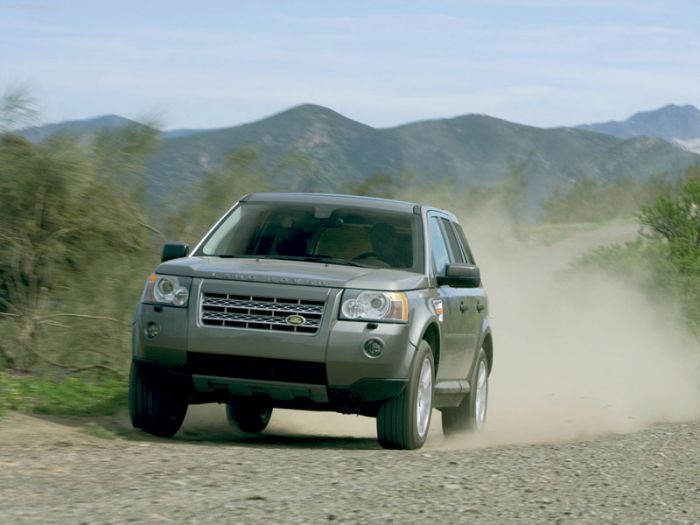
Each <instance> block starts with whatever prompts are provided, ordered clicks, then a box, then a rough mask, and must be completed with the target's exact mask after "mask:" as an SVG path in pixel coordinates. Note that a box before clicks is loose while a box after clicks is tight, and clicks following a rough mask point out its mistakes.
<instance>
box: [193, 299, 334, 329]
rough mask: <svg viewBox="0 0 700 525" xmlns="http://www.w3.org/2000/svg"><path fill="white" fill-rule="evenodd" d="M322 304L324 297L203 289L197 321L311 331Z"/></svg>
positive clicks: (228, 326)
mask: <svg viewBox="0 0 700 525" xmlns="http://www.w3.org/2000/svg"><path fill="white" fill-rule="evenodd" d="M324 305H325V302H324V301H308V300H306V299H283V298H280V297H258V296H251V295H232V294H225V293H212V292H203V293H202V308H201V322H202V324H204V325H208V326H221V327H226V328H248V329H253V330H273V331H277V332H295V333H303V334H315V333H316V332H318V329H319V326H320V325H321V318H322V317H323V308H324ZM290 320H291V321H296V323H294V322H290ZM302 320H303V322H302Z"/></svg>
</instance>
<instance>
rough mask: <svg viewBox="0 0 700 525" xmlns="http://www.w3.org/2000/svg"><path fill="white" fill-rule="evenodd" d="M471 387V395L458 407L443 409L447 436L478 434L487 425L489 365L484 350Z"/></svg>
mask: <svg viewBox="0 0 700 525" xmlns="http://www.w3.org/2000/svg"><path fill="white" fill-rule="evenodd" d="M469 386H470V391H469V393H468V394H467V395H466V396H465V397H464V400H463V401H462V403H460V405H459V406H458V407H454V408H443V409H442V432H443V434H445V435H446V436H450V435H453V434H458V433H461V432H470V431H471V432H478V431H480V430H482V429H483V428H484V425H485V424H486V408H487V406H488V398H489V363H488V359H487V358H486V352H484V350H483V349H481V350H479V355H478V356H477V360H476V363H475V366H474V373H473V375H472V378H471V381H470V382H469Z"/></svg>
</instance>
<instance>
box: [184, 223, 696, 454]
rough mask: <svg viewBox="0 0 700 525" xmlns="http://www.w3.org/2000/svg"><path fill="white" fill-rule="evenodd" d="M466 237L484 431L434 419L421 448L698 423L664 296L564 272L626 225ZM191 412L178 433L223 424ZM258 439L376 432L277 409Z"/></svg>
mask: <svg viewBox="0 0 700 525" xmlns="http://www.w3.org/2000/svg"><path fill="white" fill-rule="evenodd" d="M465 230H466V232H467V236H468V237H469V238H470V242H471V244H472V248H473V250H474V252H475V255H476V257H477V259H478V262H479V265H480V267H481V269H482V274H483V278H484V282H485V284H486V287H487V290H488V293H489V304H490V312H491V320H492V326H493V330H494V345H495V366H494V372H493V374H492V376H491V382H490V399H489V410H488V420H487V427H486V429H485V431H484V432H483V433H481V434H479V435H477V436H463V437H456V438H452V439H446V438H444V437H443V436H442V432H441V428H440V427H441V424H440V415H439V412H437V411H434V412H433V420H432V425H431V433H430V437H429V439H428V442H427V444H426V448H428V449H431V448H473V447H483V446H494V445H502V444H508V443H533V442H555V441H563V440H572V439H579V438H587V437H591V436H594V435H597V434H603V433H610V432H631V431H635V430H638V429H641V428H643V427H645V426H648V425H650V424H652V423H656V422H665V421H682V420H691V419H696V418H698V417H700V363H699V362H698V361H699V360H700V359H698V357H700V348H698V344H699V343H698V342H697V341H696V340H694V339H693V338H692V336H690V335H688V334H685V333H684V332H683V330H682V329H681V328H680V327H679V326H678V325H677V323H676V322H675V320H674V317H673V315H672V312H671V311H670V310H669V309H668V308H667V306H666V305H665V304H664V301H663V298H659V300H658V301H654V300H650V299H649V298H648V297H647V296H645V295H643V294H642V293H641V292H639V291H636V290H634V289H632V288H631V287H629V286H626V285H624V284H622V283H621V282H618V281H616V280H614V279H612V278H610V277H605V276H603V275H600V274H594V273H590V274H585V273H580V272H576V273H573V274H572V273H571V272H567V271H566V270H567V268H568V267H569V265H570V264H571V263H572V262H573V261H574V260H575V259H576V258H577V257H579V256H580V255H582V254H583V253H585V252H587V251H588V250H590V249H592V248H595V247H596V246H600V245H605V244H611V243H615V242H623V241H625V240H628V239H631V238H633V237H634V235H635V234H636V228H635V226H634V225H631V224H627V225H624V224H623V225H617V226H614V227H606V228H604V229H598V230H590V231H585V232H580V233H577V234H575V235H573V236H570V237H569V238H567V239H566V240H563V241H559V242H555V243H552V244H549V245H543V244H542V243H537V242H533V241H523V240H518V239H516V238H515V237H514V236H513V235H512V233H511V232H512V230H511V228H510V227H509V226H508V225H507V224H505V223H502V222H499V221H498V220H497V218H495V217H490V218H489V220H482V221H481V222H480V223H475V222H473V221H472V222H470V221H465ZM193 408H194V407H193ZM196 409H197V410H199V411H200V412H199V413H198V414H199V416H198V415H197V413H196V411H194V412H195V413H194V414H192V415H190V416H188V422H187V425H186V428H185V430H187V428H189V429H190V431H194V433H195V435H196V434H197V432H196V429H197V427H199V428H202V426H201V425H204V421H205V420H207V419H209V420H211V419H210V417H209V416H211V415H212V411H213V410H216V411H218V412H217V414H218V415H217V420H218V421H220V422H221V423H222V424H225V416H224V415H223V410H222V409H221V408H220V407H218V408H216V409H214V408H213V407H212V408H209V409H202V408H199V407H196ZM205 410H206V412H205ZM209 428H210V430H213V429H211V427H209ZM220 431H221V432H224V431H225V430H224V429H223V428H222V429H220ZM228 432H230V430H229V431H228ZM266 434H268V435H271V436H287V437H290V438H291V437H292V436H299V437H300V438H301V437H302V436H316V437H317V438H319V439H322V438H323V437H324V436H327V437H333V436H335V437H355V438H374V437H375V426H374V420H373V419H370V418H365V417H360V416H343V415H340V414H333V413H310V412H300V411H288V410H277V411H275V414H274V415H273V417H272V421H271V424H270V427H269V429H268V430H267V431H266ZM229 435H230V434H229ZM229 439H230V438H229Z"/></svg>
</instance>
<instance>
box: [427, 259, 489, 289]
mask: <svg viewBox="0 0 700 525" xmlns="http://www.w3.org/2000/svg"><path fill="white" fill-rule="evenodd" d="M437 282H438V286H444V285H448V286H454V287H456V288H478V287H479V286H480V285H481V272H480V271H479V267H478V266H475V265H473V264H461V263H453V264H448V265H447V268H446V270H445V275H444V276H439V277H438V278H437Z"/></svg>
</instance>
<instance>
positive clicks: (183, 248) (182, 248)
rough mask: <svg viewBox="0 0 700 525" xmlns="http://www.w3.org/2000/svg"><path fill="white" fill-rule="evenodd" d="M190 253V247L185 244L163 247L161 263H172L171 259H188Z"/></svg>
mask: <svg viewBox="0 0 700 525" xmlns="http://www.w3.org/2000/svg"><path fill="white" fill-rule="evenodd" d="M189 252H190V245H189V244H184V243H173V244H166V245H165V246H163V254H162V255H161V257H160V261H161V262H165V261H170V260H171V259H179V258H180V257H187V254H188V253H189Z"/></svg>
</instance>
